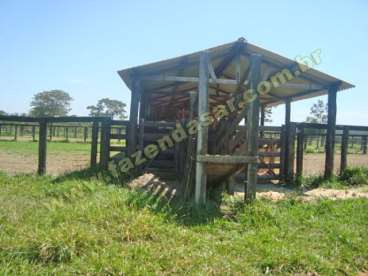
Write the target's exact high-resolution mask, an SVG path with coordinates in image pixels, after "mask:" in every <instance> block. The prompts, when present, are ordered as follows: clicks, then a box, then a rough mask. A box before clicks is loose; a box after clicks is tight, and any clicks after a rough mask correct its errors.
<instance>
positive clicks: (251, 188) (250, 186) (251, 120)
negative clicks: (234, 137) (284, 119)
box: [244, 54, 262, 202]
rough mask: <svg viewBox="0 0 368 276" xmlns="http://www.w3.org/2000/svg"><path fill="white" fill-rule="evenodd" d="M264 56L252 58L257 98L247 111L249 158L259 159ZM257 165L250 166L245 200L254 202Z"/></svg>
mask: <svg viewBox="0 0 368 276" xmlns="http://www.w3.org/2000/svg"><path fill="white" fill-rule="evenodd" d="M261 62H262V56H261V55H257V54H252V55H251V56H250V80H249V85H250V89H251V90H252V94H253V96H254V97H255V98H254V100H253V101H251V102H249V103H248V109H247V150H246V153H247V155H249V156H254V157H257V158H258V129H259V95H258V91H257V85H258V83H259V81H260V79H261ZM257 169H258V164H257V163H250V164H248V169H247V180H246V187H245V198H244V199H245V200H246V201H247V202H250V201H253V200H254V199H255V198H256V187H257Z"/></svg>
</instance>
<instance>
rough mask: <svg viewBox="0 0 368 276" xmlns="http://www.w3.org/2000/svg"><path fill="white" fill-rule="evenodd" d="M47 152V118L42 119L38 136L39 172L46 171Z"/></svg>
mask: <svg viewBox="0 0 368 276" xmlns="http://www.w3.org/2000/svg"><path fill="white" fill-rule="evenodd" d="M46 154H47V120H46V119H43V120H40V130H39V137H38V170H37V172H38V174H39V175H43V174H45V173H46Z"/></svg>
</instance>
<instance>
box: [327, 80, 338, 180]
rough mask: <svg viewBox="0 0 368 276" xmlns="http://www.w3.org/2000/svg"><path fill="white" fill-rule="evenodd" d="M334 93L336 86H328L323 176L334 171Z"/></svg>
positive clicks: (329, 175) (328, 176) (328, 175)
mask: <svg viewBox="0 0 368 276" xmlns="http://www.w3.org/2000/svg"><path fill="white" fill-rule="evenodd" d="M336 94H337V86H336V85H332V86H330V87H329V88H328V115H327V116H328V119H327V136H326V162H325V178H330V177H332V175H333V172H334V152H335V132H336Z"/></svg>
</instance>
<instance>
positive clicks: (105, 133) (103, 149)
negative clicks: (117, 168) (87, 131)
mask: <svg viewBox="0 0 368 276" xmlns="http://www.w3.org/2000/svg"><path fill="white" fill-rule="evenodd" d="M110 132H111V119H110V118H106V119H104V120H103V121H102V124H101V141H100V166H101V168H102V169H107V168H108V165H109V159H110Z"/></svg>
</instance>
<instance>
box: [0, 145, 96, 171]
mask: <svg viewBox="0 0 368 276" xmlns="http://www.w3.org/2000/svg"><path fill="white" fill-rule="evenodd" d="M88 165H89V155H87V154H76V153H58V154H48V155H47V163H46V167H47V174H50V175H61V174H64V173H66V172H70V171H74V170H80V169H83V168H86V167H88ZM0 171H4V172H6V173H9V174H16V173H34V172H36V171H37V155H35V154H20V153H9V152H2V151H0Z"/></svg>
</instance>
